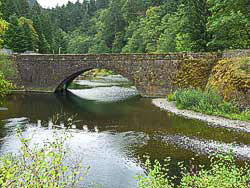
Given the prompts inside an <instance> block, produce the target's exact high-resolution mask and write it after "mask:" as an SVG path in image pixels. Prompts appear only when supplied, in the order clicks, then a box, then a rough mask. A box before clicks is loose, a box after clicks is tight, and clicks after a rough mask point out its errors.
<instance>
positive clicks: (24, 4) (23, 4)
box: [18, 0, 30, 18]
mask: <svg viewBox="0 0 250 188" xmlns="http://www.w3.org/2000/svg"><path fill="white" fill-rule="evenodd" d="M18 6H19V11H20V16H23V17H26V18H28V17H29V10H30V6H29V3H28V1H27V0H18Z"/></svg>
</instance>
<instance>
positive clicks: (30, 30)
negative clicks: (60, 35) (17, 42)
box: [18, 17, 39, 51]
mask: <svg viewBox="0 0 250 188" xmlns="http://www.w3.org/2000/svg"><path fill="white" fill-rule="evenodd" d="M18 21H19V26H20V27H22V28H23V32H24V35H25V39H24V40H25V45H26V46H25V49H26V50H29V51H36V49H37V48H38V40H39V38H38V34H37V32H36V30H35V28H34V26H33V22H32V20H30V19H27V18H24V17H21V18H19V20H18Z"/></svg>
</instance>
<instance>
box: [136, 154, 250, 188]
mask: <svg viewBox="0 0 250 188" xmlns="http://www.w3.org/2000/svg"><path fill="white" fill-rule="evenodd" d="M210 159H211V165H210V166H209V167H208V168H204V167H203V166H200V167H199V168H200V170H199V171H197V172H194V170H193V168H192V167H190V169H187V168H185V167H184V165H183V163H179V166H180V169H181V171H182V173H181V177H180V183H179V184H178V185H174V184H173V183H172V182H173V180H174V179H171V178H169V176H168V171H169V170H168V169H167V168H163V165H161V164H160V163H159V161H157V160H156V161H155V162H154V164H153V165H151V163H150V160H149V159H147V162H146V170H147V172H148V173H147V176H145V175H139V176H137V177H136V179H137V182H138V185H139V188H172V187H177V188H188V187H190V188H191V187H194V188H207V187H211V188H234V187H241V188H247V187H249V186H250V169H249V165H248V164H245V165H244V166H243V167H238V166H237V165H236V161H235V159H234V157H233V154H217V155H214V156H211V157H210ZM168 163H169V160H167V163H166V164H165V165H164V166H168Z"/></svg>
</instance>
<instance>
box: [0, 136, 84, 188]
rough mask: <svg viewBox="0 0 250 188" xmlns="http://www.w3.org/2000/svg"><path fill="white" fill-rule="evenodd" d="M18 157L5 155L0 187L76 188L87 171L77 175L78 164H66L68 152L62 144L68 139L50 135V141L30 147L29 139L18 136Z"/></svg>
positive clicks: (78, 172)
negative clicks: (19, 145) (51, 137)
mask: <svg viewBox="0 0 250 188" xmlns="http://www.w3.org/2000/svg"><path fill="white" fill-rule="evenodd" d="M18 137H19V140H20V142H21V147H20V155H16V156H15V155H13V154H6V155H4V156H3V157H2V158H1V160H0V187H3V188H4V187H5V188H12V187H13V188H15V187H20V188H24V187H25V188H33V187H48V188H60V187H61V188H64V187H78V183H79V181H80V180H81V179H82V178H83V176H84V175H86V173H87V171H84V172H82V173H81V172H80V171H81V170H82V167H81V165H80V164H79V163H76V164H73V163H68V162H66V157H67V154H68V151H67V150H66V149H65V146H64V143H65V141H66V140H67V139H68V137H69V135H68V134H66V132H64V133H63V134H62V135H60V136H59V135H56V134H54V137H53V140H52V141H48V142H46V143H44V144H43V145H42V146H35V147H31V144H30V141H31V139H25V138H23V136H22V133H20V132H19V136H18Z"/></svg>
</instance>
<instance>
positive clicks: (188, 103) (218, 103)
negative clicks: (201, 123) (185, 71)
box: [171, 89, 250, 121]
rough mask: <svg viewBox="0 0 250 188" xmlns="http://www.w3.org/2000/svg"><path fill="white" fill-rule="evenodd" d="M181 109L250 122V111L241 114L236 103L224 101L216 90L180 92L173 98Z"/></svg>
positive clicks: (186, 90) (185, 90)
mask: <svg viewBox="0 0 250 188" xmlns="http://www.w3.org/2000/svg"><path fill="white" fill-rule="evenodd" d="M171 98H172V99H173V100H175V101H176V106H177V108H179V109H187V110H193V111H196V112H201V113H204V114H208V115H218V116H223V117H226V118H230V119H239V120H244V121H250V115H249V110H246V111H243V112H240V109H239V107H238V106H237V105H236V103H235V102H234V101H229V102H227V101H224V99H223V97H221V96H220V95H219V94H218V93H217V92H216V91H215V90H208V91H207V92H203V91H201V90H199V89H184V90H178V91H176V92H175V93H174V96H171Z"/></svg>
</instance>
